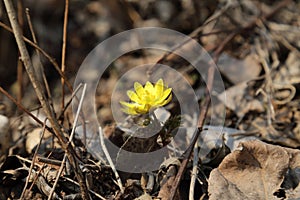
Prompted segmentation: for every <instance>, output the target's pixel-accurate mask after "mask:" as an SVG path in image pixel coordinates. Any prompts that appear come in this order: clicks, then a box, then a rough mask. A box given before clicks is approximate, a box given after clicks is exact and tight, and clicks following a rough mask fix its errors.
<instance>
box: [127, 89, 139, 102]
mask: <svg viewBox="0 0 300 200" xmlns="http://www.w3.org/2000/svg"><path fill="white" fill-rule="evenodd" d="M127 96H128V97H129V99H130V100H131V101H134V102H136V103H141V100H140V98H139V97H138V95H137V94H136V93H135V92H133V91H131V90H128V91H127Z"/></svg>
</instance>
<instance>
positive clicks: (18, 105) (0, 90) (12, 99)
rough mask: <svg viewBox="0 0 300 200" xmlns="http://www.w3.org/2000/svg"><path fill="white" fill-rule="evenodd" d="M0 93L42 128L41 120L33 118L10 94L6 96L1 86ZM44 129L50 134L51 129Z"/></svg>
mask: <svg viewBox="0 0 300 200" xmlns="http://www.w3.org/2000/svg"><path fill="white" fill-rule="evenodd" d="M0 92H1V93H2V94H4V95H5V96H6V97H7V98H9V99H10V100H11V101H12V102H13V103H14V104H16V106H17V107H18V108H19V109H20V110H22V111H23V112H25V113H26V114H27V115H29V116H30V117H31V118H32V119H34V120H35V121H36V122H37V123H38V124H40V125H42V126H43V122H42V121H41V120H39V118H37V117H36V116H34V115H33V114H32V113H31V112H29V111H28V110H27V109H26V108H25V107H24V106H23V105H22V104H20V103H18V101H17V100H16V99H15V98H13V97H12V96H11V95H10V94H8V92H6V90H4V89H3V88H2V87H1V86H0ZM46 129H47V130H48V131H50V132H52V130H51V128H50V127H48V126H46Z"/></svg>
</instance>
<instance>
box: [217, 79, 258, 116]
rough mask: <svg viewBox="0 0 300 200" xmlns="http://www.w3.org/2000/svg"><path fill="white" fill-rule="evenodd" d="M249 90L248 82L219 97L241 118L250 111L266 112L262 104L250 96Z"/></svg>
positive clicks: (237, 85) (233, 87) (228, 90)
mask: <svg viewBox="0 0 300 200" xmlns="http://www.w3.org/2000/svg"><path fill="white" fill-rule="evenodd" d="M248 90H249V88H248V85H247V82H242V83H239V84H236V85H235V86H232V87H230V88H228V89H227V90H226V91H224V92H223V93H221V94H220V95H218V98H219V99H220V101H222V102H223V103H224V104H225V106H226V107H228V108H229V109H231V110H233V111H234V112H235V113H236V114H237V116H239V117H243V116H244V115H245V114H247V113H248V112H249V111H258V112H264V107H263V105H262V103H261V102H260V101H259V100H258V99H255V97H253V96H252V95H250V94H249V91H248Z"/></svg>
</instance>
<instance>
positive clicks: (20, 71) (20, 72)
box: [17, 0, 24, 103]
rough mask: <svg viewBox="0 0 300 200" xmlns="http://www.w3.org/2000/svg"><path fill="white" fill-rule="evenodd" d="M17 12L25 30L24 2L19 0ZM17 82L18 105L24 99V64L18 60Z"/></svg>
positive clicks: (21, 25)
mask: <svg viewBox="0 0 300 200" xmlns="http://www.w3.org/2000/svg"><path fill="white" fill-rule="evenodd" d="M17 10H18V21H19V24H20V27H21V29H22V30H23V26H24V19H23V1H22V0H18V2H17ZM17 82H18V93H17V100H18V103H21V102H22V97H23V63H22V62H21V61H20V60H18V66H17Z"/></svg>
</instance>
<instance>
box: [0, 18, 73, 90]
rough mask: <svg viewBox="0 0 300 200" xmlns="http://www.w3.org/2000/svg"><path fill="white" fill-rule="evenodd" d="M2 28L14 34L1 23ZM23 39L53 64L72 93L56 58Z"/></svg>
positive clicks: (24, 38) (70, 86)
mask: <svg viewBox="0 0 300 200" xmlns="http://www.w3.org/2000/svg"><path fill="white" fill-rule="evenodd" d="M0 26H1V27H2V28H4V29H5V30H7V31H9V32H11V33H14V32H13V30H12V29H11V28H10V27H8V26H7V25H6V24H4V23H2V22H0ZM22 37H23V40H24V41H25V42H27V43H28V44H30V45H31V46H32V47H34V48H36V49H37V50H39V51H40V52H41V54H43V55H44V56H45V57H46V58H47V59H48V60H49V61H50V62H51V63H52V65H53V66H54V68H55V70H56V71H57V72H58V73H59V75H60V76H61V77H63V78H64V79H65V83H66V85H67V87H68V89H69V90H70V91H71V92H72V85H71V84H70V82H69V81H68V80H67V79H66V77H65V75H64V74H63V73H62V72H61V70H60V68H59V65H58V64H57V62H56V61H55V59H54V58H52V57H51V56H50V55H49V54H48V53H46V52H45V51H44V50H43V49H42V48H41V47H39V46H38V45H36V44H35V43H34V42H32V41H31V40H29V39H28V38H26V37H25V36H22Z"/></svg>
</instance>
